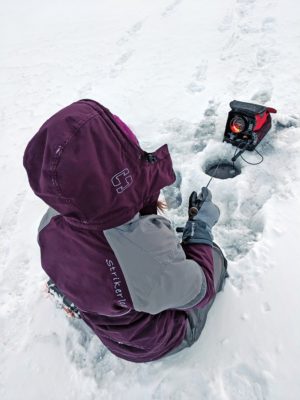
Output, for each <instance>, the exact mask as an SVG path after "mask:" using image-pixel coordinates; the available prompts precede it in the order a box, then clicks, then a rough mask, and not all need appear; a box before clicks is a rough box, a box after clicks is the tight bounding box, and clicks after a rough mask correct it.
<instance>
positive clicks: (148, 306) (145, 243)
mask: <svg viewBox="0 0 300 400" xmlns="http://www.w3.org/2000/svg"><path fill="white" fill-rule="evenodd" d="M104 235H105V237H106V239H107V240H108V242H109V244H110V246H111V248H112V249H113V251H114V253H115V255H116V257H117V259H118V262H119V264H120V266H121V268H122V272H123V274H124V277H125V280H126V284H127V286H128V289H129V292H130V295H131V298H132V301H133V305H134V308H135V310H137V311H144V312H147V313H149V314H157V313H159V312H161V311H163V310H166V309H170V308H176V309H185V308H191V307H193V306H195V305H196V304H197V303H199V302H200V301H201V300H202V299H203V297H204V296H205V293H206V287H207V286H206V278H205V276H204V273H203V271H202V269H201V268H200V267H199V265H198V264H197V263H196V262H195V261H193V260H188V259H187V258H186V255H185V253H184V251H183V249H182V247H181V245H180V244H179V241H178V239H177V237H176V235H175V233H174V231H173V229H172V228H171V225H170V222H169V221H168V220H167V219H166V218H164V217H162V216H158V215H146V216H140V215H139V214H137V215H136V216H135V217H134V218H133V219H132V220H131V221H129V222H128V223H126V224H124V225H121V226H119V227H116V228H112V229H108V230H106V231H104Z"/></svg>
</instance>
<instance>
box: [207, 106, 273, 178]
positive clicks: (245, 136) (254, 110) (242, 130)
mask: <svg viewBox="0 0 300 400" xmlns="http://www.w3.org/2000/svg"><path fill="white" fill-rule="evenodd" d="M230 108H231V111H229V113H228V118H227V122H226V127H225V132H224V136H223V142H227V143H230V144H231V145H232V146H234V147H236V148H237V150H236V152H235V154H234V156H233V157H232V159H231V162H229V161H226V160H225V161H224V160H223V161H219V162H218V163H217V164H216V163H215V164H213V165H211V164H210V165H209V167H207V168H206V171H205V172H206V174H208V175H210V176H212V177H215V178H220V179H227V178H233V177H235V176H237V175H239V174H240V172H241V171H240V169H239V168H238V167H237V166H236V165H235V164H234V163H235V161H236V160H237V159H238V158H239V157H240V156H242V154H243V153H244V152H245V151H246V150H247V151H254V150H255V149H256V146H257V145H258V144H259V143H260V142H261V141H262V140H263V138H264V137H265V136H266V134H267V133H268V132H269V130H270V128H271V124H272V121H271V115H270V114H272V113H276V112H277V111H276V110H275V109H274V108H271V107H265V106H262V105H259V104H253V103H245V102H242V101H237V100H234V101H232V102H231V103H230ZM256 151H257V150H256Z"/></svg>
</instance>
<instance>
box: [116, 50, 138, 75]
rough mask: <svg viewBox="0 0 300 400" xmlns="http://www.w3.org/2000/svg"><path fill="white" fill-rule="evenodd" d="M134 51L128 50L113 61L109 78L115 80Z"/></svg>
mask: <svg viewBox="0 0 300 400" xmlns="http://www.w3.org/2000/svg"><path fill="white" fill-rule="evenodd" d="M133 53H134V51H133V50H128V51H126V52H125V53H123V54H121V56H120V57H119V58H118V59H117V60H116V61H115V63H114V65H113V67H112V69H111V70H110V76H111V78H116V77H117V76H118V75H120V73H121V72H122V71H123V69H124V66H125V64H126V63H127V62H128V60H129V59H130V58H131V57H132V55H133Z"/></svg>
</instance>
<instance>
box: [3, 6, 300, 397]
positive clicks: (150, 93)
mask: <svg viewBox="0 0 300 400" xmlns="http://www.w3.org/2000/svg"><path fill="white" fill-rule="evenodd" d="M299 15H300V5H299V1H298V0H285V1H283V0H269V1H268V0H263V1H258V0H223V1H220V0H210V1H209V2H208V1H200V0H151V1H150V0H148V1H147V0H127V1H124V0H98V1H97V0H87V1H85V2H84V1H79V0H52V1H48V2H42V1H38V0H26V1H22V0H10V1H4V0H1V21H0V52H1V53H0V57H1V58H0V60H1V61H0V63H1V64H0V66H1V75H0V79H1V91H0V102H1V103H0V121H1V133H0V140H1V146H0V168H1V176H0V183H1V207H0V246H1V247H0V258H1V269H0V287H1V292H0V329H1V337H0V398H1V399H2V400H19V399H22V400H23V399H26V400H39V399H45V400H52V399H53V400H54V399H55V400H57V399H59V400H60V399H64V400H67V399H72V400H81V399H85V400H94V399H107V400H109V399H116V398H120V399H130V400H132V399H134V400H135V399H143V400H144V399H145V400H148V399H153V400H166V399H173V400H185V399H200V400H202V399H205V400H282V399H284V400H298V399H300V366H299V364H300V362H299V360H300V311H299V310H300V269H299V259H300V245H299V239H300V236H299V233H300V228H299V226H300V213H299V204H300V202H299V197H300V171H299V167H300V136H299V134H300V114H299V103H300V85H299V82H300V78H299V67H300V51H299V50H300V28H299V26H300V18H299ZM80 98H93V99H95V100H98V101H99V102H101V103H103V104H104V105H106V106H107V107H109V108H110V109H111V110H112V111H113V112H114V113H116V114H118V115H120V117H121V118H123V119H124V120H125V121H127V122H128V123H129V125H130V126H131V127H132V128H133V129H134V130H135V132H136V133H137V135H138V137H139V138H140V141H141V143H142V145H143V146H144V148H145V149H146V150H153V149H155V148H156V147H158V146H159V145H161V144H163V143H165V142H166V143H168V144H169V146H170V150H171V154H172V158H173V160H174V166H175V168H176V170H177V171H179V172H180V173H181V176H182V185H181V193H182V198H183V204H182V205H181V206H180V207H179V208H177V209H171V210H170V211H169V212H168V216H169V218H170V219H171V220H172V222H173V223H174V226H175V225H176V226H180V225H182V224H183V223H184V221H185V219H186V204H187V199H188V196H189V194H190V192H191V190H195V189H196V190H199V189H200V188H201V186H202V185H205V184H206V183H207V181H208V177H207V176H206V175H205V174H204V173H203V171H202V168H203V166H205V165H206V164H207V163H208V162H210V161H211V160H215V159H217V158H218V156H219V155H220V154H227V155H228V156H229V155H230V154H232V151H233V150H232V148H231V146H229V145H225V144H222V143H221V139H222V134H223V129H224V125H225V122H226V118H227V112H228V111H229V106H228V104H229V102H230V101H231V100H233V99H237V100H242V101H253V102H257V103H260V104H266V105H270V106H273V107H276V108H278V110H279V112H278V114H277V115H276V117H275V118H274V124H273V129H272V131H271V132H270V134H269V135H268V137H266V138H265V140H264V141H263V143H262V144H261V145H260V150H261V152H262V153H263V154H264V156H265V161H264V163H263V164H261V165H259V166H255V167H253V166H250V165H246V164H244V163H243V164H242V168H243V169H242V174H241V175H240V176H238V177H236V178H234V179H233V180H227V181H217V180H214V181H213V182H212V184H211V190H212V192H213V196H214V199H215V201H216V203H217V204H218V205H219V206H220V208H221V213H222V215H221V220H220V222H219V224H218V225H217V227H216V229H215V240H216V241H217V242H218V243H219V244H220V245H221V246H222V247H223V248H224V250H225V252H226V254H227V256H228V258H229V261H230V263H229V272H230V275H231V277H230V280H228V282H227V285H226V287H225V291H224V292H223V293H221V294H220V295H218V298H217V300H216V302H215V304H214V306H213V308H212V310H211V312H210V314H209V317H208V321H207V325H206V327H205V330H204V331H203V333H202V335H201V337H200V339H199V341H198V342H197V343H196V344H195V345H194V346H193V347H192V348H190V349H187V350H184V351H183V352H181V353H179V354H177V355H174V356H172V357H170V358H166V359H163V360H161V361H157V362H154V363H148V364H133V363H130V362H126V361H124V360H120V359H117V358H116V357H115V356H113V355H112V354H110V353H109V352H108V351H107V350H106V349H105V348H104V347H103V345H102V344H101V343H100V341H99V339H97V337H95V336H93V334H92V333H91V331H90V330H89V329H88V328H87V327H85V326H84V324H83V323H82V321H72V320H70V319H68V318H66V317H65V315H64V313H63V312H61V311H60V310H57V309H56V308H55V306H54V304H53V302H52V301H50V300H49V299H48V298H47V296H46V294H45V293H44V291H43V286H44V283H45V280H46V276H45V274H44V273H43V271H42V269H41V268H40V258H39V248H38V246H37V243H36V230H37V226H38V223H39V221H40V218H41V216H42V214H43V212H44V211H45V209H46V206H45V205H44V204H43V203H42V202H41V201H40V200H39V199H38V198H36V197H34V195H33V193H32V192H31V189H30V188H29V185H28V182H27V177H26V174H25V171H24V169H23V167H22V155H23V151H24V148H25V146H26V144H27V142H28V141H29V139H30V138H31V137H32V136H33V134H34V133H35V132H36V131H37V130H38V128H39V127H40V125H41V124H42V123H43V122H44V121H45V120H46V119H47V118H48V117H49V116H50V115H52V114H53V113H54V112H56V111H58V110H59V109H60V108H62V107H64V106H66V105H68V104H69V103H71V102H72V101H75V100H78V99H80ZM248 158H249V160H250V159H251V160H252V161H254V158H255V157H254V156H253V155H252V154H249V155H248ZM167 194H168V193H167Z"/></svg>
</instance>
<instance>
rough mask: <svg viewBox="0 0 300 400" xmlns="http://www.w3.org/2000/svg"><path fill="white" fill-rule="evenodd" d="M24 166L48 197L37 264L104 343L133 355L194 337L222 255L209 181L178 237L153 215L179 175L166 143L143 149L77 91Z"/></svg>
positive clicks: (174, 347) (166, 349) (159, 352)
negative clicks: (163, 191) (77, 98)
mask: <svg viewBox="0 0 300 400" xmlns="http://www.w3.org/2000/svg"><path fill="white" fill-rule="evenodd" d="M24 166H25V168H26V171H27V174H28V178H29V183H30V186H31V187H32V189H33V191H34V192H35V194H36V195H37V196H39V197H40V198H41V199H43V200H44V201H45V202H46V203H47V204H48V205H49V207H50V208H49V209H48V211H47V213H46V214H45V215H44V217H43V219H42V221H41V224H40V227H39V236H38V242H39V245H40V248H41V264H42V267H43V269H44V270H45V272H46V273H47V275H48V276H49V277H50V278H51V280H52V281H53V282H54V284H55V285H56V286H57V287H58V288H59V290H60V291H61V293H62V294H63V295H64V296H66V298H68V299H69V301H70V302H72V303H74V304H75V305H76V306H77V307H78V309H79V311H80V315H81V317H82V319H83V320H84V321H85V322H86V323H87V324H88V325H89V326H90V327H91V329H92V330H93V331H94V332H95V334H96V335H97V336H98V337H99V338H100V339H101V341H102V342H103V343H104V345H105V346H106V347H107V348H108V349H109V350H110V351H111V352H112V353H114V354H115V355H117V356H118V357H121V358H124V359H126V360H129V361H134V362H146V361H152V360H156V359H159V358H161V357H163V356H165V355H170V354H174V353H176V352H177V351H179V350H181V349H183V348H184V347H187V346H191V345H192V344H193V343H194V342H195V341H196V340H197V339H198V337H199V335H200V333H201V331H202V329H203V326H204V324H205V321H206V316H207V313H208V310H209V308H210V307H211V305H212V302H213V301H214V298H215V295H216V293H217V292H218V291H219V290H220V289H221V288H222V286H223V283H224V280H225V277H226V275H227V273H226V259H225V258H224V256H223V254H222V252H221V250H220V249H219V248H218V246H216V245H215V244H214V243H213V237H212V233H211V229H212V227H213V225H214V224H215V223H216V222H217V221H218V218H219V209H218V208H217V207H216V206H215V205H214V204H213V202H212V199H211V193H210V192H209V191H208V190H205V189H203V190H202V195H203V194H205V201H204V203H203V205H202V207H201V209H200V211H199V212H198V213H197V215H194V216H190V218H189V220H188V222H187V224H186V227H185V229H184V232H183V241H182V243H179V242H178V239H177V237H176V235H175V233H174V231H173V230H172V228H171V225H170V222H169V221H168V220H167V219H166V218H164V217H162V216H159V215H157V201H158V196H159V192H160V189H162V188H163V187H165V186H168V185H171V184H172V183H173V182H174V181H175V174H174V171H173V168H172V161H171V158H170V155H169V152H168V147H167V145H164V146H162V147H161V148H159V149H158V150H156V151H155V152H153V153H146V152H145V151H143V150H142V149H141V148H140V146H139V144H138V141H137V139H136V137H135V136H134V134H133V133H132V132H131V131H130V129H129V128H128V127H127V126H126V125H125V124H124V123H123V122H122V121H121V120H120V119H119V118H118V117H116V116H114V115H112V114H111V113H110V111H109V110H107V109H106V108H105V107H103V106H102V105H100V104H99V103H97V102H95V101H93V100H80V101H78V102H75V103H73V104H71V105H70V106H68V107H66V108H64V109H62V110H61V111H59V112H58V113H56V114H55V115H54V116H52V117H51V118H50V119H49V120H48V121H46V122H45V123H44V125H43V126H42V127H41V128H40V130H39V131H38V133H37V134H36V135H35V136H34V137H33V138H32V140H31V141H30V142H29V144H28V146H27V148H26V150H25V154H24ZM193 196H194V197H193ZM193 196H192V197H191V198H190V203H191V202H192V203H193V204H192V205H194V206H195V205H196V206H197V204H199V203H197V202H198V199H199V198H197V195H196V196H195V193H194V194H193Z"/></svg>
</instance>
